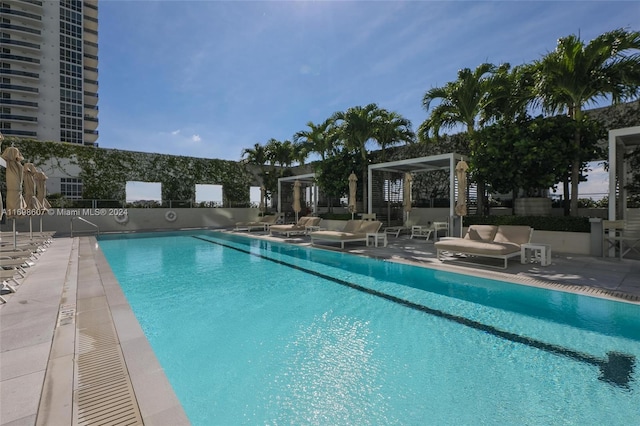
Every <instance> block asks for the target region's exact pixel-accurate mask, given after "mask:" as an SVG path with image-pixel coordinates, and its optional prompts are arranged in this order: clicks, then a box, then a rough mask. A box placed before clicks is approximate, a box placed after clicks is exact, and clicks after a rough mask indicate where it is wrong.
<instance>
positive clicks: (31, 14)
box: [0, 0, 98, 145]
mask: <svg viewBox="0 0 640 426" xmlns="http://www.w3.org/2000/svg"><path fill="white" fill-rule="evenodd" d="M0 132H1V133H2V134H3V135H5V136H16V137H23V138H30V139H37V140H48V141H61V142H70V143H78V144H84V145H97V143H96V142H97V140H98V1H97V0H84V1H83V0H59V1H58V0H55V1H52V0H0Z"/></svg>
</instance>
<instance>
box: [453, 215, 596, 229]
mask: <svg viewBox="0 0 640 426" xmlns="http://www.w3.org/2000/svg"><path fill="white" fill-rule="evenodd" d="M463 223H464V226H469V225H528V226H531V227H532V228H533V229H537V230H539V231H564V232H591V224H590V223H589V218H588V217H573V216H465V217H464V221H463Z"/></svg>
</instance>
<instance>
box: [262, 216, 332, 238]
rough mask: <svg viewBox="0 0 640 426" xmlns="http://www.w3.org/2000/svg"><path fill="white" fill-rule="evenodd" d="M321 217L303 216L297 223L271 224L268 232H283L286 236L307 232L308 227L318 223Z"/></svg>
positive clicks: (310, 227)
mask: <svg viewBox="0 0 640 426" xmlns="http://www.w3.org/2000/svg"><path fill="white" fill-rule="evenodd" d="M321 220H322V218H319V217H313V216H303V217H301V218H300V220H298V223H291V224H287V225H271V226H270V227H269V234H270V235H273V234H274V233H278V234H285V235H286V236H287V237H290V236H292V235H301V234H307V233H308V232H309V229H314V228H316V227H317V226H318V225H320V221H321Z"/></svg>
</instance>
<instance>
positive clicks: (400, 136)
mask: <svg viewBox="0 0 640 426" xmlns="http://www.w3.org/2000/svg"><path fill="white" fill-rule="evenodd" d="M373 137H374V139H375V140H376V141H377V142H378V145H380V148H381V149H382V158H383V161H384V152H385V149H386V148H388V147H390V146H393V145H399V144H402V143H404V144H408V143H413V142H414V141H415V137H416V135H415V133H413V130H411V121H410V120H407V119H406V118H404V117H403V116H401V115H400V114H398V113H397V112H395V111H391V112H389V111H387V110H386V109H382V110H380V117H379V118H378V120H377V121H376V126H375V131H374V136H373Z"/></svg>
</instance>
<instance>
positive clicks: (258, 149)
mask: <svg viewBox="0 0 640 426" xmlns="http://www.w3.org/2000/svg"><path fill="white" fill-rule="evenodd" d="M241 158H242V159H243V160H244V161H245V162H246V163H248V164H253V165H255V166H264V165H265V164H266V163H267V151H266V149H265V147H264V146H262V145H260V144H259V143H257V144H255V145H254V146H253V148H245V149H243V150H242V154H241Z"/></svg>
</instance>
